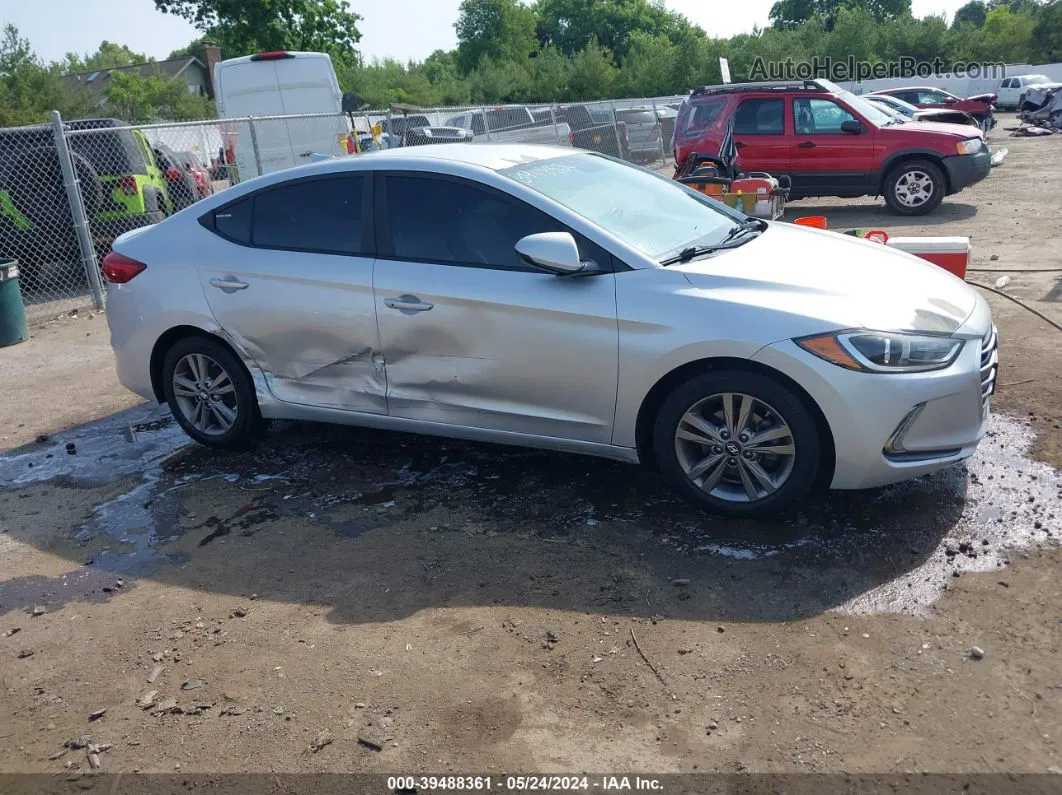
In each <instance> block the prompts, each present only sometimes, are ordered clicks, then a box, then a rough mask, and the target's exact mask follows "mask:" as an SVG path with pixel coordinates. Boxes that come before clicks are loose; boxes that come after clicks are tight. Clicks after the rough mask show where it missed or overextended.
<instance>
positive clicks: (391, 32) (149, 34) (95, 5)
mask: <svg viewBox="0 0 1062 795" xmlns="http://www.w3.org/2000/svg"><path fill="white" fill-rule="evenodd" d="M964 2H965V0H913V11H914V14H915V16H919V17H921V16H926V15H927V14H937V13H941V12H945V13H947V14H949V16H950V14H952V13H954V12H955V10H956V9H957V8H959V7H960V6H961V5H963V3H964ZM665 3H666V5H667V6H668V8H671V9H672V10H674V11H678V12H679V13H681V14H685V15H686V16H687V17H688V18H689V19H690V20H692V21H693V22H695V23H697V24H699V25H700V26H701V27H702V28H704V29H705V30H706V31H707V32H708V34H709V35H711V36H732V35H734V34H735V33H745V32H748V31H750V30H752V28H753V26H755V25H760V26H761V27H765V26H766V25H767V13H768V12H769V11H770V8H771V5H772V0H743V2H739V3H733V2H725V0H665ZM350 5H351V8H352V9H353V10H354V11H355V12H357V13H358V14H360V15H361V16H362V17H363V19H362V21H361V23H360V24H359V29H360V30H361V33H362V39H361V44H360V46H359V49H360V50H361V52H362V54H363V55H364V56H365V57H366V58H373V57H378V58H383V57H392V58H398V59H399V60H408V59H411V58H412V59H417V60H421V59H423V58H425V57H427V56H428V55H430V54H431V53H432V52H434V51H435V50H437V49H444V50H446V49H452V48H453V47H454V46H455V45H456V43H457V39H456V35H455V33H454V28H453V24H454V21H455V20H456V19H457V8H458V6H459V5H460V0H350ZM720 11H724V13H720ZM8 22H10V23H13V24H14V25H15V27H17V28H18V29H19V32H20V33H21V34H22V36H24V37H25V38H28V39H29V40H30V43H31V44H32V45H33V48H34V49H35V50H36V52H37V54H38V55H39V56H40V57H41V58H43V59H44V60H46V61H52V60H58V59H60V58H62V57H63V55H65V54H66V53H68V52H77V53H86V52H94V51H95V50H96V48H97V47H98V46H99V43H100V42H101V41H102V40H103V39H107V40H108V41H112V42H117V43H119V44H126V45H128V46H129V47H130V48H131V49H133V50H135V51H137V52H144V53H146V54H147V55H148V56H151V57H154V58H157V59H161V58H165V57H166V56H167V55H168V54H169V53H170V52H171V51H172V50H176V49H178V48H180V47H183V46H184V45H185V44H187V43H188V42H189V41H191V40H192V39H194V38H196V37H197V36H198V35H199V34H198V33H197V31H196V30H195V29H194V28H193V27H192V26H191V25H190V24H188V23H187V22H185V21H184V20H182V19H181V18H180V17H176V16H173V15H170V14H163V13H161V12H159V11H156V10H155V4H154V3H153V2H152V0H0V23H8ZM222 57H225V54H224V53H222Z"/></svg>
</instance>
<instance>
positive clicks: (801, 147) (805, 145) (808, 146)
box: [797, 141, 815, 149]
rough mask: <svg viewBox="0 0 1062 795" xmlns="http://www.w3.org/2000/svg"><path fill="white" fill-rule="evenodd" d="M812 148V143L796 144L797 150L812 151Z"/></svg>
mask: <svg viewBox="0 0 1062 795" xmlns="http://www.w3.org/2000/svg"><path fill="white" fill-rule="evenodd" d="M814 148H815V144H814V142H812V141H803V142H802V143H799V144H797V149H814Z"/></svg>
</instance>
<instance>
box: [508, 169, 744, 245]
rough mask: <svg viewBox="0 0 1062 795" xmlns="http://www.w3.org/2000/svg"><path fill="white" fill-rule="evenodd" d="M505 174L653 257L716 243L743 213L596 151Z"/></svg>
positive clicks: (732, 227) (738, 220)
mask: <svg viewBox="0 0 1062 795" xmlns="http://www.w3.org/2000/svg"><path fill="white" fill-rule="evenodd" d="M499 173H501V174H504V175H505V176H507V177H509V178H510V179H512V180H515V181H516V182H519V183H520V184H522V185H526V186H527V187H529V188H531V189H532V190H536V191H538V192H539V193H541V194H543V195H544V196H548V197H549V198H551V199H553V201H555V202H558V203H559V204H563V205H564V206H565V207H567V208H568V209H570V210H572V211H573V212H576V213H578V214H579V215H581V216H583V217H584V218H586V219H587V220H589V221H591V222H593V223H595V224H597V225H598V226H600V227H601V228H603V229H605V230H606V231H608V232H610V233H611V234H613V235H615V236H616V237H617V238H619V239H620V240H622V241H624V242H625V243H627V244H629V245H631V246H634V247H635V248H637V249H639V250H641V251H643V252H645V254H647V255H648V256H650V257H653V258H654V259H657V260H663V259H667V258H668V257H669V256H671V255H674V254H677V253H678V252H679V251H682V250H683V249H685V248H687V247H689V246H695V245H701V244H705V245H711V244H714V243H718V242H719V241H720V240H722V239H723V238H724V237H725V236H726V234H727V233H728V232H729V231H730V230H731V229H734V228H735V226H737V224H738V223H740V222H741V221H744V220H745V216H744V215H742V214H740V213H737V212H735V211H733V210H730V209H729V208H727V207H726V206H725V205H723V204H720V203H719V202H716V201H713V200H712V199H709V198H708V197H707V196H704V195H702V194H700V193H697V192H696V191H694V190H690V189H689V188H687V187H685V186H683V185H681V184H680V183H678V182H675V181H673V180H670V179H667V178H666V177H661V176H659V175H657V174H654V173H652V172H651V171H647V170H646V169H643V168H638V167H637V166H632V165H628V164H626V163H623V162H620V161H618V160H613V159H612V158H609V157H603V156H601V155H596V154H589V153H587V154H577V155H570V156H566V157H556V158H550V159H548V160H538V161H535V162H533V163H525V164H523V165H518V166H512V167H510V168H505V169H501V170H500V171H499Z"/></svg>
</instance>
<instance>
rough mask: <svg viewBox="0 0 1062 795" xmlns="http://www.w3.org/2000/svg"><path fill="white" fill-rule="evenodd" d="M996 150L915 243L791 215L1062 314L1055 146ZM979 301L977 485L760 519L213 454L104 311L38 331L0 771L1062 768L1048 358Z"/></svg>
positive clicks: (849, 498) (643, 493)
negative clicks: (148, 401) (982, 390)
mask: <svg viewBox="0 0 1062 795" xmlns="http://www.w3.org/2000/svg"><path fill="white" fill-rule="evenodd" d="M1006 123H1007V122H1006V121H1005V122H1004V124H1006ZM1002 126H1003V125H1001V127H1002ZM991 138H992V143H993V145H1005V146H1007V147H1008V148H1009V149H1010V154H1009V157H1008V158H1007V160H1006V163H1005V165H1003V166H1002V167H1000V168H998V169H996V170H995V171H994V172H993V174H992V175H991V177H990V178H989V179H988V180H986V181H984V182H982V183H981V184H979V185H977V186H975V187H974V188H973V189H971V190H968V191H964V192H962V193H961V194H959V195H957V196H954V197H952V198H950V199H948V200H946V201H945V204H944V205H943V206H942V207H941V208H940V210H938V212H936V213H935V214H933V215H932V216H931V217H930V218H928V219H919V220H916V221H914V222H910V223H908V222H901V221H900V220H898V219H897V218H896V217H894V216H890V215H886V214H885V213H884V212H883V207H882V203H881V202H880V201H873V200H861V201H845V202H840V201H837V200H833V201H829V200H827V201H818V202H800V203H798V204H795V205H794V206H793V211H792V212H791V214H790V215H791V216H795V215H800V214H806V213H810V212H814V213H815V214H819V213H823V214H826V215H827V216H828V217H829V219H830V223H831V226H832V227H833V228H845V227H851V226H872V227H883V228H885V229H886V230H888V231H889V232H890V233H892V234H898V233H901V232H902V233H905V234H912V235H921V234H941V235H944V234H946V235H968V236H970V237H971V238H972V240H973V262H972V265H973V266H974V267H975V268H978V269H991V270H993V271H994V270H997V269H998V270H1000V271H1004V272H1005V273H1006V274H1010V275H1011V278H1012V281H1011V282H1010V284H1009V285H1008V286H1007V287H1006V290H1005V291H1006V292H1007V293H1008V294H1010V295H1013V296H1015V297H1017V298H1020V299H1021V300H1023V301H1027V302H1029V303H1030V304H1031V305H1032V306H1034V307H1036V308H1037V309H1038V310H1039V311H1041V312H1043V313H1044V314H1045V315H1047V316H1049V317H1051V318H1053V319H1055V320H1056V321H1058V322H1062V308H1060V306H1059V301H1060V299H1062V272H1058V270H1059V269H1062V212H1060V208H1062V188H1060V187H1059V186H1060V185H1062V156H1060V155H1062V137H1058V138H1050V139H1042V140H1036V139H1024V140H1018V139H1009V138H1007V137H1006V133H1005V132H1004V131H1002V129H999V128H997V130H996V131H994V132H993V134H992V136H991ZM1034 269H1040V270H1042V271H1043V272H1041V273H1030V272H1026V271H1029V270H1034ZM1050 269H1054V270H1050ZM1003 275H1005V274H1004V273H1002V272H1001V273H995V272H985V271H978V272H975V273H971V280H975V281H978V282H981V283H984V284H987V285H992V284H993V283H994V282H995V280H996V279H997V278H998V277H1000V276H1003ZM988 298H989V301H990V302H991V304H992V306H993V310H994V312H995V314H996V320H997V325H998V327H999V330H1000V336H1001V340H1002V341H1001V351H1000V357H1001V361H1002V365H1001V367H1002V369H1001V376H1000V383H1001V385H1000V390H999V393H998V395H997V397H996V398H995V401H994V405H993V408H994V412H995V413H994V416H993V419H992V424H991V428H990V434H989V436H988V437H987V438H986V439H985V441H984V443H983V444H982V446H981V448H980V450H979V452H978V454H977V456H976V457H975V458H974V459H972V460H971V461H970V462H969V463H968V464H967V465H965V466H960V467H956V468H952V469H951V470H948V471H946V472H942V473H938V474H936V475H933V476H930V477H927V478H924V479H921V480H919V481H915V482H913V483H909V484H904V485H901V486H895V487H890V488H887V489H880V490H875V491H871V492H865V493H834V494H830V495H824V496H821V497H818V498H816V499H815V500H814V501H812V502H810V503H808V504H807V505H804V506H802V507H801V508H800V509H799V510H797V511H795V512H793V513H792V514H790V515H786V516H782V517H779V518H778V519H776V520H774V521H770V522H758V523H754V522H739V521H728V520H721V519H717V518H713V517H710V516H707V515H705V514H702V513H698V512H697V511H695V510H692V509H690V508H689V507H687V506H686V505H684V504H683V503H681V502H680V501H679V500H677V499H676V498H674V497H672V496H671V492H670V490H669V489H668V487H667V486H666V485H665V484H663V483H662V482H660V481H659V480H658V479H657V478H656V477H655V476H653V475H651V474H649V473H647V472H645V471H642V470H640V469H638V468H635V467H629V466H624V465H621V464H616V463H612V462H608V461H602V460H595V459H589V458H580V457H576V456H566V455H560V454H554V453H547V452H536V451H527V450H517V449H509V448H499V447H490V446H486V445H476V444H471V443H463V442H455V441H446V440H440V439H430V438H420V437H413V436H405V435H399V434H386V433H377V432H369V431H362V430H356V429H349V428H338V429H337V428H329V427H320V426H314V425H309V424H296V423H275V424H274V427H273V428H272V429H271V430H270V432H269V433H268V434H267V436H266V438H265V439H264V440H263V441H262V442H261V443H260V444H259V445H258V446H257V447H256V448H255V449H253V450H251V451H249V452H246V453H241V454H220V453H216V452H211V451H207V450H204V449H201V448H196V447H193V446H191V445H188V444H186V441H185V438H184V436H183V435H182V434H181V432H180V431H179V429H178V428H176V426H175V425H174V424H173V423H172V420H171V419H170V418H169V417H168V415H167V413H166V412H165V411H164V410H163V409H160V408H158V407H151V406H145V405H142V404H138V403H137V399H136V398H133V397H132V396H130V395H127V394H126V393H124V392H123V390H122V389H121V388H120V387H119V385H118V384H117V382H116V380H115V377H114V373H113V366H112V363H111V354H110V349H109V347H108V344H107V329H106V322H105V318H104V317H103V316H102V315H96V314H94V313H90V312H87V311H82V312H80V313H79V314H78V315H77V316H76V317H64V318H61V319H59V320H56V321H54V322H51V323H50V324H47V325H44V326H38V327H35V328H34V330H33V332H34V336H33V339H32V340H31V341H30V342H28V343H25V344H22V345H19V346H15V347H13V348H8V349H4V350H2V351H0V394H2V396H3V400H0V447H3V448H4V449H5V450H6V453H5V454H3V455H2V456H0V485H3V486H6V488H3V490H0V660H2V662H0V684H2V687H0V715H3V716H4V718H3V720H2V721H0V737H2V738H3V740H4V741H3V743H0V771H5V772H14V771H19V772H43V773H67V774H74V775H77V774H80V773H83V772H84V773H87V772H88V771H89V770H90V761H89V758H88V754H87V753H86V749H85V748H78V747H69V744H70V742H71V741H75V742H74V743H73V745H74V746H78V745H81V743H78V742H76V741H77V740H78V738H82V737H83V736H85V735H89V736H90V737H91V742H92V743H95V744H100V745H108V744H109V747H108V748H106V749H105V750H103V751H101V752H100V754H99V761H100V764H101V770H102V771H104V772H126V773H128V772H133V771H143V772H167V773H173V772H174V771H180V772H181V773H182V774H184V773H195V772H236V771H248V770H250V771H255V772H268V773H286V772H325V771H329V772H349V771H370V772H389V773H450V772H458V771H460V772H480V773H488V772H491V773H494V774H498V773H501V772H503V771H508V772H513V771H543V772H558V773H562V772H580V771H586V772H612V771H616V772H619V771H622V772H627V773H672V772H708V771H722V772H729V773H734V772H742V771H753V772H777V773H786V772H797V771H799V772H836V771H848V772H856V773H863V772H865V773H883V772H897V773H902V772H925V771H929V772H950V773H956V772H961V773H977V772H995V773H1000V772H1005V773H1049V772H1050V773H1062V753H1060V750H1062V749H1060V744H1059V741H1060V739H1062V709H1060V707H1062V655H1060V653H1059V652H1060V648H1059V647H1060V636H1062V607H1060V605H1062V601H1060V592H1062V580H1060V577H1059V572H1060V571H1062V550H1059V549H1058V547H1057V542H1058V538H1059V534H1060V532H1062V521H1060V516H1062V500H1060V497H1062V474H1060V473H1059V471H1058V469H1057V468H1060V467H1062V430H1060V428H1059V425H1060V422H1062V361H1060V358H1059V350H1060V349H1062V346H1060V343H1062V332H1058V331H1057V330H1055V329H1053V328H1051V327H1050V326H1049V325H1048V324H1046V323H1044V322H1042V321H1041V320H1039V319H1037V318H1035V317H1033V316H1032V315H1030V314H1028V313H1027V312H1025V311H1024V310H1022V309H1021V308H1019V307H1017V306H1016V305H1014V304H1012V303H1010V302H1009V301H1006V300H1005V299H1002V298H999V297H997V296H994V295H989V296H988ZM41 435H47V438H44V436H41ZM71 444H72V445H73V448H72V449H68V445H71ZM974 647H976V649H974ZM100 710H106V712H105V713H103V714H102V715H100V716H97V717H95V718H94V717H93V714H94V713H96V712H97V711H100ZM359 738H360V739H361V740H366V741H368V743H369V744H368V745H367V744H365V743H359ZM370 745H371V747H370ZM89 750H91V749H89ZM1054 780H1055V781H1060V780H1062V777H1059V778H1055V779H1054Z"/></svg>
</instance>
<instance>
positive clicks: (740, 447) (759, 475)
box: [653, 370, 820, 516]
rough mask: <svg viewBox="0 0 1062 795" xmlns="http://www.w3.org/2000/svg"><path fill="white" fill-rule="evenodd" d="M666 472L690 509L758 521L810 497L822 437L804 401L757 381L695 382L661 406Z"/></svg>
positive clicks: (659, 441)
mask: <svg viewBox="0 0 1062 795" xmlns="http://www.w3.org/2000/svg"><path fill="white" fill-rule="evenodd" d="M653 440H654V447H655V453H656V458H657V463H658V465H659V467H660V469H661V471H662V472H663V473H664V474H665V475H666V476H667V477H668V478H669V479H670V480H671V481H672V482H673V483H674V485H675V486H676V488H677V489H678V491H679V492H680V493H681V494H682V495H683V496H684V497H685V498H686V499H687V500H689V501H690V502H692V503H693V504H695V505H697V506H699V507H701V508H704V509H706V510H709V511H713V512H716V513H723V514H729V515H732V516H761V515H764V514H768V513H772V512H775V511H778V510H780V509H782V508H783V507H785V506H787V505H790V504H791V503H793V502H795V501H797V500H800V499H802V498H803V497H805V496H807V494H808V492H809V491H810V490H811V488H812V486H813V485H814V483H815V478H816V475H817V473H818V470H819V460H820V444H819V435H818V429H817V428H816V426H815V422H814V420H813V419H812V417H811V414H810V413H809V412H808V410H807V408H805V406H804V404H803V403H802V402H801V400H800V399H799V398H798V397H797V396H796V395H795V394H793V392H792V391H790V390H789V389H788V388H786V387H785V386H783V385H782V384H781V383H779V382H777V381H775V380H773V379H771V378H768V377H766V376H763V375H759V374H757V373H748V372H744V371H740V370H720V371H714V372H710V373H706V374H704V375H700V376H696V377H695V378H692V379H691V380H689V381H687V382H686V383H685V384H683V385H682V386H680V387H679V388H677V389H676V390H675V391H674V392H672V393H671V395H669V396H668V398H667V399H666V400H665V401H664V403H663V405H662V406H661V408H660V411H659V412H658V414H657V417H656V423H655V426H654V436H653Z"/></svg>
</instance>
